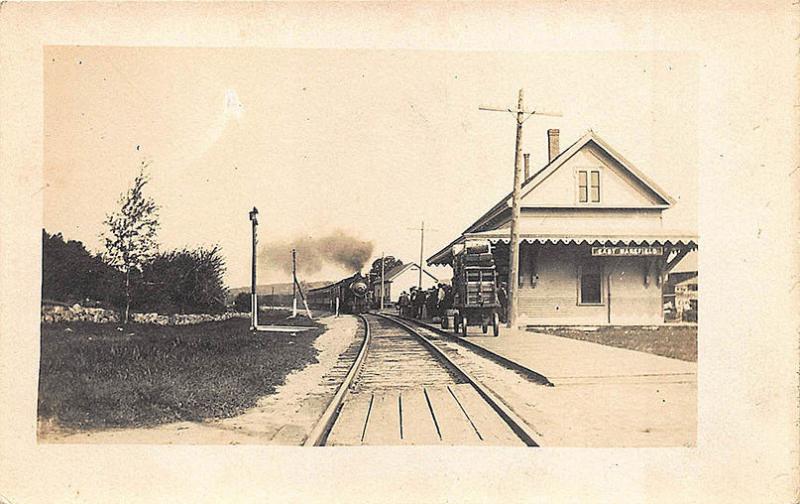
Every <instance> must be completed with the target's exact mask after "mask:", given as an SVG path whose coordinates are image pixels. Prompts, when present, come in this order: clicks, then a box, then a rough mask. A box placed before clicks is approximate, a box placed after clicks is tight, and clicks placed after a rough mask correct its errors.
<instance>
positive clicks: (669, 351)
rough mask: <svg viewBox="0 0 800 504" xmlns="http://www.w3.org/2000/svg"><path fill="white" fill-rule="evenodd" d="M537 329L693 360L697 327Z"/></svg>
mask: <svg viewBox="0 0 800 504" xmlns="http://www.w3.org/2000/svg"><path fill="white" fill-rule="evenodd" d="M536 331H537V332H543V333H548V334H555V335H557V336H563V337H565V338H572V339H577V340H582V341H591V342H592V343H600V344H602V345H609V346H613V347H618V348H627V349H629V350H638V351H640V352H647V353H651V354H655V355H662V356H664V357H672V358H673V359H681V360H685V361H692V362H697V326H669V325H666V326H657V327H655V328H643V327H620V326H610V327H599V328H598V329H597V330H596V331H586V330H579V329H570V328H564V327H559V328H537V329H536Z"/></svg>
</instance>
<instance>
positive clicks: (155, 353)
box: [39, 311, 322, 429]
mask: <svg viewBox="0 0 800 504" xmlns="http://www.w3.org/2000/svg"><path fill="white" fill-rule="evenodd" d="M285 316H286V312H281V311H276V312H270V313H262V314H260V315H259V319H260V320H259V322H260V323H262V324H263V323H269V322H270V319H273V320H279V319H282V318H284V317H285ZM281 323H294V324H298V323H303V324H307V323H308V320H305V319H295V320H294V321H281ZM249 325H250V323H249V321H248V320H247V319H244V318H235V319H231V320H227V321H224V322H211V323H205V324H197V325H191V326H155V325H135V324H134V325H130V326H128V327H127V328H126V329H125V330H123V331H119V330H118V329H117V326H116V325H115V324H92V323H62V324H43V325H42V341H41V343H42V345H41V364H40V369H39V418H40V419H54V420H55V421H56V423H57V424H58V425H60V426H62V427H65V428H68V429H91V428H107V427H138V426H150V425H155V424H160V423H166V422H173V421H181V420H189V421H200V420H204V419H210V418H225V417H231V416H235V415H238V414H240V413H242V412H243V411H244V410H246V409H247V408H249V407H252V406H253V405H255V404H256V402H257V400H258V398H259V397H261V396H264V395H268V394H270V393H273V392H274V391H275V387H276V386H278V385H280V384H282V383H283V382H284V379H285V377H286V375H287V374H289V373H290V372H291V371H292V370H295V369H300V368H303V367H305V366H306V365H307V364H309V363H313V362H316V357H315V356H316V349H314V347H313V343H314V340H315V339H316V338H317V336H318V335H319V334H321V332H322V329H321V327H320V326H319V325H318V324H317V328H316V329H313V330H310V331H306V332H300V333H298V334H297V335H296V336H291V335H289V334H286V333H283V334H278V333H269V332H258V333H252V332H250V330H249Z"/></svg>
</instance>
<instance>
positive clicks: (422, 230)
mask: <svg viewBox="0 0 800 504" xmlns="http://www.w3.org/2000/svg"><path fill="white" fill-rule="evenodd" d="M423 250H425V221H422V225H420V227H419V290H422V261H423V260H424V253H423Z"/></svg>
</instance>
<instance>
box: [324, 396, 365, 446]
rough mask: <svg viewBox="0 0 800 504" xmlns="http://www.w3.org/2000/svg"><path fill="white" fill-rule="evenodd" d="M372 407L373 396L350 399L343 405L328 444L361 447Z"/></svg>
mask: <svg viewBox="0 0 800 504" xmlns="http://www.w3.org/2000/svg"><path fill="white" fill-rule="evenodd" d="M371 405H372V394H360V395H357V396H352V397H350V398H348V400H347V401H345V402H344V404H342V409H341V411H340V412H339V417H338V418H337V420H336V423H335V424H333V428H332V429H331V432H330V434H328V440H327V443H326V444H328V445H330V446H337V445H341V446H355V445H360V444H361V439H362V436H363V435H364V427H365V425H366V422H367V418H368V416H369V410H370V407H371Z"/></svg>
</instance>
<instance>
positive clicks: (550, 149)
mask: <svg viewBox="0 0 800 504" xmlns="http://www.w3.org/2000/svg"><path fill="white" fill-rule="evenodd" d="M547 153H548V160H547V162H548V163H551V162H552V161H553V160H554V159H555V158H556V156H558V155H559V154H560V153H561V151H559V150H558V130H557V129H549V130H547Z"/></svg>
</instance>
